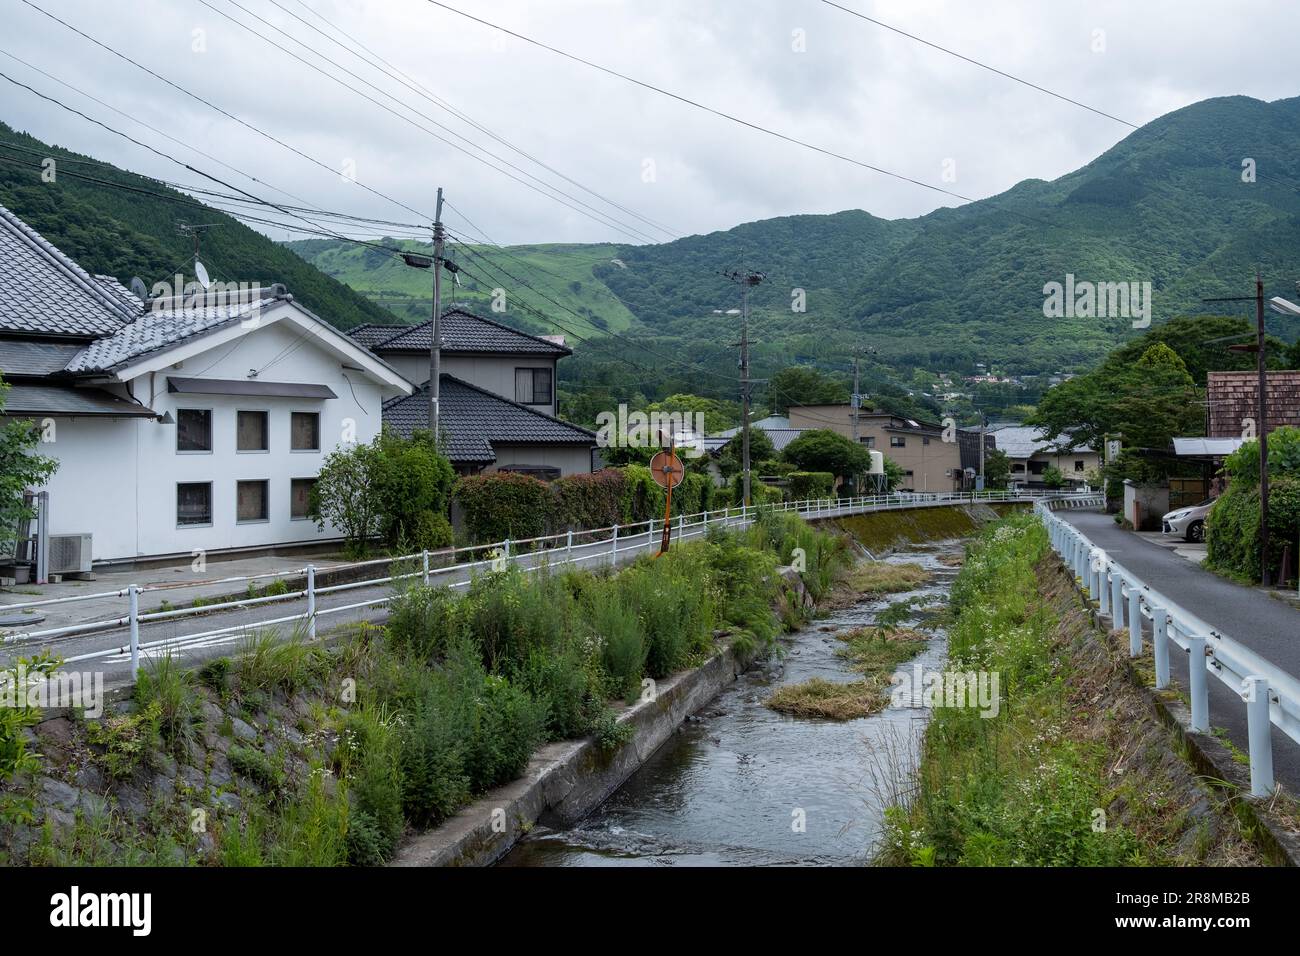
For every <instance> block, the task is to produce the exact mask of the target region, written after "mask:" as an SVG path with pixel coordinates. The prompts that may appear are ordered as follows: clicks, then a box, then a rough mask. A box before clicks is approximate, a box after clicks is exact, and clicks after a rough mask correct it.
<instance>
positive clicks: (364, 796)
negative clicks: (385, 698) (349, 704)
mask: <svg viewBox="0 0 1300 956" xmlns="http://www.w3.org/2000/svg"><path fill="white" fill-rule="evenodd" d="M343 741H344V742H343V745H342V746H340V748H339V751H338V753H339V762H340V767H339V777H340V778H341V779H346V780H347V781H348V783H349V786H350V791H351V792H350V794H349V807H348V858H349V859H350V860H351V861H352V862H353V863H356V864H359V865H363V866H375V865H378V864H380V863H382V862H384V861H385V860H386V859H387V858H388V857H389V856H390V855H392V852H393V850H394V849H396V847H397V841H398V839H399V838H400V837H401V835H402V828H403V827H404V825H405V821H404V818H403V816H402V771H401V764H400V759H399V755H400V749H401V746H400V741H399V740H398V737H397V733H396V728H395V725H394V724H393V722H392V721H391V719H389V718H387V716H386V715H385V713H384V712H383V711H382V710H377V709H374V708H365V709H363V710H360V711H357V712H354V713H352V714H349V715H348V718H347V720H346V721H345V722H344V725H343ZM354 828H355V834H354Z"/></svg>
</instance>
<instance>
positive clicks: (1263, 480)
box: [1255, 270, 1272, 587]
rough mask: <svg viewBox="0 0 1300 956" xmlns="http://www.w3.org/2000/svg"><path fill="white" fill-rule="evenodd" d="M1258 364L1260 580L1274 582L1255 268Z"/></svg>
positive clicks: (1259, 285) (1259, 281)
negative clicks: (1269, 533)
mask: <svg viewBox="0 0 1300 956" xmlns="http://www.w3.org/2000/svg"><path fill="white" fill-rule="evenodd" d="M1255 326H1256V328H1255V368H1256V371H1257V372H1258V374H1259V432H1258V434H1259V565H1260V583H1261V584H1263V585H1264V587H1268V586H1269V585H1270V584H1271V583H1272V582H1271V580H1270V578H1271V577H1272V575H1270V574H1269V570H1268V407H1267V393H1268V372H1267V371H1265V368H1264V277H1263V276H1261V275H1260V274H1259V270H1256V271H1255Z"/></svg>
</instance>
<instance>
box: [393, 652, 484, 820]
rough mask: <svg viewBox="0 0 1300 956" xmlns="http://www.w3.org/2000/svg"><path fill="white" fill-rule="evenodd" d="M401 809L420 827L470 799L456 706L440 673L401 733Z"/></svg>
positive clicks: (444, 816) (449, 812)
mask: <svg viewBox="0 0 1300 956" xmlns="http://www.w3.org/2000/svg"><path fill="white" fill-rule="evenodd" d="M400 742H401V756H400V764H401V769H402V809H403V811H404V812H405V814H406V816H407V818H408V819H410V820H411V821H412V822H414V823H416V824H419V825H434V824H437V823H440V822H441V821H443V820H445V819H446V818H447V817H449V816H451V815H452V814H453V813H455V812H456V810H457V809H458V808H459V807H460V806H461V804H463V803H464V802H465V801H466V800H468V799H469V785H470V784H469V777H468V776H467V775H466V774H465V767H464V760H463V756H462V750H463V743H462V737H461V726H460V723H459V719H458V707H457V704H456V701H455V699H454V697H453V695H452V692H451V688H450V686H449V685H448V683H447V681H446V680H445V678H443V677H442V676H441V675H439V677H438V678H437V679H436V680H435V681H433V682H431V683H430V684H429V686H428V688H427V691H426V693H425V694H424V696H423V697H422V698H421V699H420V700H419V701H418V702H417V704H416V708H415V711H414V713H412V714H411V715H410V717H409V720H408V722H407V723H406V725H405V726H404V727H403V731H402V734H401V741H400Z"/></svg>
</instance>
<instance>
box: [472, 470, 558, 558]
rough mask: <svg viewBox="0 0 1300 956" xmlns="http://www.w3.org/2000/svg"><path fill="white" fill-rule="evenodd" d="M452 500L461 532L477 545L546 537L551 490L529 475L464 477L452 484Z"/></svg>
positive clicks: (506, 474) (507, 474)
mask: <svg viewBox="0 0 1300 956" xmlns="http://www.w3.org/2000/svg"><path fill="white" fill-rule="evenodd" d="M454 496H455V499H456V502H457V504H459V505H460V508H461V513H462V515H463V516H464V520H465V530H466V531H467V532H468V534H469V536H470V538H471V539H472V540H473V541H475V542H477V543H482V542H488V541H502V540H504V539H506V538H536V537H540V536H541V535H543V534H545V533H546V525H547V517H548V515H549V514H550V507H549V506H550V499H551V490H550V488H549V487H548V486H547V484H546V482H544V481H539V480H538V479H536V478H533V477H532V476H531V475H519V474H513V473H510V472H504V473H500V474H493V475H471V476H467V477H465V478H461V479H460V480H459V481H458V482H457V483H456V489H455V493H454Z"/></svg>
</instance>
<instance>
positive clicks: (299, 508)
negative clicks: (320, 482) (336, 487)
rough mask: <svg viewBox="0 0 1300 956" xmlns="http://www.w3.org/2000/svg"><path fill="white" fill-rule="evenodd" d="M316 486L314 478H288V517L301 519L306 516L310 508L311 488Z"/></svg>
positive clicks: (296, 519)
mask: <svg viewBox="0 0 1300 956" xmlns="http://www.w3.org/2000/svg"><path fill="white" fill-rule="evenodd" d="M315 487H316V479H315V478H291V479H290V480H289V517H290V518H291V519H293V520H294V521H301V520H303V519H305V518H307V517H308V511H309V510H310V509H311V490H312V489H313V488H315Z"/></svg>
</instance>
